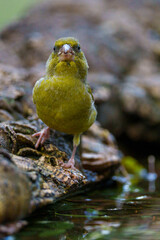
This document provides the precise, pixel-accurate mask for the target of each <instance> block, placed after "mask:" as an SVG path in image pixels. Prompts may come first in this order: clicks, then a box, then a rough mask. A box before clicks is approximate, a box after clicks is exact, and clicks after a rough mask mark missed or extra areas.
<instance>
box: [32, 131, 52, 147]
mask: <svg viewBox="0 0 160 240" xmlns="http://www.w3.org/2000/svg"><path fill="white" fill-rule="evenodd" d="M49 134H50V129H49V127H47V128H45V129H43V130H41V131H40V132H37V133H34V134H33V135H32V137H39V138H38V140H37V142H36V145H35V148H38V147H39V145H40V144H43V143H44V142H45V141H46V140H47V139H48V138H49Z"/></svg>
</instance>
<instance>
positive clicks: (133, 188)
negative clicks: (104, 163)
mask: <svg viewBox="0 0 160 240" xmlns="http://www.w3.org/2000/svg"><path fill="white" fill-rule="evenodd" d="M116 182H117V181H116ZM104 185H105V184H104ZM153 185H154V188H153ZM159 186H160V184H159V179H157V180H156V182H153V181H150V182H149V181H148V180H144V179H143V180H142V181H139V182H138V184H136V185H133V184H129V183H125V184H120V183H116V185H114V186H113V185H112V186H110V187H109V186H108V185H105V186H103V187H100V186H99V187H98V190H95V191H90V192H88V193H84V194H81V195H78V196H75V197H72V198H68V199H66V200H64V201H61V202H59V203H57V204H54V205H50V206H48V207H45V208H42V209H39V210H38V211H37V212H35V213H33V214H32V216H30V217H29V218H28V222H29V224H28V226H27V227H25V228H23V229H22V230H21V231H20V232H19V233H17V234H15V235H14V236H10V237H9V238H5V240H33V239H34V240H35V239H36V240H42V239H45V240H51V239H52V240H53V239H58V240H65V239H66V240H68V239H69V240H77V239H86V240H91V239H92V240H97V239H98V240H100V239H114V240H116V239H127V240H128V239H145V240H148V239H150V240H153V239H154V240H156V239H160V192H159ZM154 190H156V192H150V191H154Z"/></svg>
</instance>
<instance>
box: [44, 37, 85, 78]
mask: <svg viewBox="0 0 160 240" xmlns="http://www.w3.org/2000/svg"><path fill="white" fill-rule="evenodd" d="M46 67H47V73H48V74H49V75H51V76H52V75H61V74H65V75H67V74H68V75H69V74H77V75H79V76H80V78H81V79H82V80H85V78H86V76H87V71H88V63H87V60H86V58H85V56H84V53H83V52H82V50H81V47H80V44H79V42H78V40H77V39H75V38H72V37H67V38H60V39H58V40H57V41H56V42H55V44H54V47H53V52H52V53H51V55H50V57H49V59H48V61H47V65H46ZM79 76H78V77H79Z"/></svg>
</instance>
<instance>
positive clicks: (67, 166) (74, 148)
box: [62, 145, 77, 169]
mask: <svg viewBox="0 0 160 240" xmlns="http://www.w3.org/2000/svg"><path fill="white" fill-rule="evenodd" d="M76 149H77V146H76V145H75V146H74V147H73V151H72V155H71V158H70V159H69V161H68V162H67V163H63V164H62V167H64V168H73V169H75V166H74V165H75V160H74V157H75V154H76Z"/></svg>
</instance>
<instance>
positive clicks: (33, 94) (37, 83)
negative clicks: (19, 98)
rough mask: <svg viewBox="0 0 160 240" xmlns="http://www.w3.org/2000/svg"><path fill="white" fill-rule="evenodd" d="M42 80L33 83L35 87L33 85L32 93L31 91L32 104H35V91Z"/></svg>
mask: <svg viewBox="0 0 160 240" xmlns="http://www.w3.org/2000/svg"><path fill="white" fill-rule="evenodd" d="M43 79H44V78H40V79H39V80H38V81H37V82H36V83H35V85H34V88H33V91H32V96H33V103H34V104H36V97H37V96H36V91H37V89H38V87H39V86H40V84H41V82H42V80H43Z"/></svg>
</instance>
